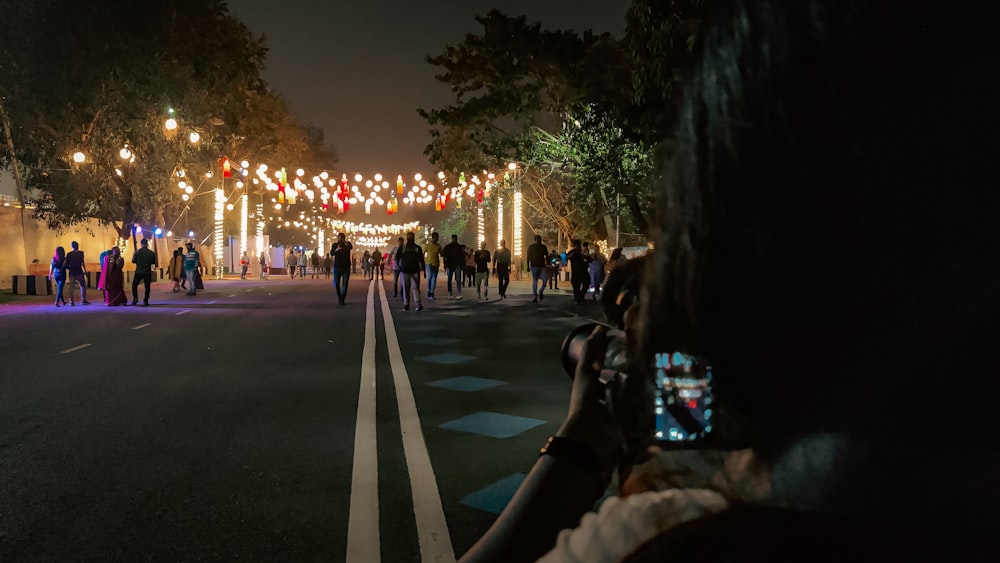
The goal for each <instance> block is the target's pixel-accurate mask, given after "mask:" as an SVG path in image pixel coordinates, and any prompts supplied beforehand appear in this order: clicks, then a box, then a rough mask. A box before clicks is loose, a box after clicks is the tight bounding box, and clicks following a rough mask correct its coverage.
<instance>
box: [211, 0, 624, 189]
mask: <svg viewBox="0 0 1000 563" xmlns="http://www.w3.org/2000/svg"><path fill="white" fill-rule="evenodd" d="M228 4H229V7H230V11H231V12H232V13H233V14H234V15H235V16H236V17H238V18H239V19H241V20H243V21H244V22H245V23H246V24H247V26H248V27H249V28H250V29H251V30H252V31H253V32H254V33H257V34H264V35H265V36H266V37H267V41H268V45H269V47H270V51H269V53H268V57H267V62H266V68H265V70H264V78H265V79H266V80H267V81H268V82H269V83H270V84H271V86H272V87H273V88H274V89H275V90H276V91H277V92H278V93H280V94H281V95H282V96H284V97H285V98H286V99H287V100H289V102H291V105H292V108H293V110H294V111H295V113H296V114H297V115H298V116H299V118H300V119H302V120H303V121H304V122H306V123H311V124H313V125H316V126H318V127H321V128H322V129H323V130H324V131H325V132H326V139H327V141H328V142H329V143H330V144H332V145H333V146H334V147H335V148H336V149H337V152H338V154H339V155H340V163H339V166H340V168H341V169H343V170H345V171H348V172H361V173H362V174H364V175H366V176H368V175H371V174H374V173H376V172H379V173H381V174H383V175H384V176H388V177H390V178H391V177H395V175H396V174H404V176H406V177H412V175H413V173H414V172H421V173H423V174H424V175H427V174H430V173H434V172H436V170H434V169H433V168H432V167H431V165H430V163H429V162H428V161H427V157H426V156H425V155H424V154H423V150H424V147H425V146H426V145H427V144H428V143H429V142H430V135H429V134H428V133H427V129H428V126H427V122H426V121H425V120H424V119H423V118H421V117H420V116H419V115H417V112H416V110H417V108H419V107H423V108H425V109H434V108H441V107H444V106H446V105H447V104H449V103H451V102H452V101H453V99H454V97H453V96H452V94H451V93H450V92H449V91H448V89H447V87H445V86H444V85H443V84H441V83H439V82H437V81H436V80H435V79H434V74H435V72H436V70H437V69H436V68H435V67H433V66H431V65H429V64H427V63H426V62H425V61H424V57H425V56H427V55H437V54H439V53H441V51H442V50H443V49H444V46H445V45H446V44H447V43H458V42H460V41H461V40H462V39H463V38H464V36H465V35H466V34H468V33H474V34H480V33H481V32H482V27H481V26H480V25H479V24H478V22H476V20H475V16H477V15H484V14H486V13H487V12H488V11H489V10H490V9H492V8H499V9H500V10H501V11H503V12H504V13H505V14H507V15H509V16H519V15H526V16H527V17H528V22H529V23H533V22H540V23H541V24H542V27H543V28H544V29H573V30H577V31H582V30H585V29H593V30H594V31H596V32H605V31H608V32H611V33H613V34H615V35H617V36H621V34H622V32H623V31H624V27H625V12H626V11H627V10H628V7H629V5H630V2H629V1H628V0H533V1H528V0H516V1H503V2H497V1H496V0H493V1H487V0H452V1H450V2H445V1H440V0H431V1H428V2H413V1H400V0H397V1H379V0H369V1H360V2H359V1H344V0H339V1H338V0H334V1H320V0H313V1H308V0H283V1H278V2H276V1H274V0H229V2H228Z"/></svg>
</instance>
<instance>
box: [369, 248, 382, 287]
mask: <svg viewBox="0 0 1000 563" xmlns="http://www.w3.org/2000/svg"><path fill="white" fill-rule="evenodd" d="M384 263H385V256H383V255H382V251H381V250H380V249H378V248H376V249H375V252H372V279H373V280H374V279H380V280H384V279H385V272H384V271H382V265H383V264H384Z"/></svg>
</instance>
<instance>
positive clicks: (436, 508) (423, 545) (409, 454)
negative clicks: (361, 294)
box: [347, 281, 455, 563]
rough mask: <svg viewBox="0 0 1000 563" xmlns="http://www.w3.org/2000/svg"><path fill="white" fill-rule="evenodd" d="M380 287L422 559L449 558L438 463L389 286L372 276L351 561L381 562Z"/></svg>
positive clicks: (440, 562)
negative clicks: (427, 438) (377, 363)
mask: <svg viewBox="0 0 1000 563" xmlns="http://www.w3.org/2000/svg"><path fill="white" fill-rule="evenodd" d="M376 286H378V291H379V300H380V301H381V304H382V318H383V321H384V322H385V339H386V345H387V348H388V352H389V365H390V367H391V368H392V379H393V381H394V383H395V385H396V402H397V407H398V409H399V426H400V430H401V431H402V432H401V433H402V436H403V453H404V454H405V456H406V468H407V471H408V472H409V474H410V490H411V491H412V494H413V515H414V517H415V519H416V523H417V539H418V540H419V543H420V558H421V561H424V562H433V563H451V562H453V561H455V551H454V548H452V545H451V535H450V534H449V533H448V523H447V521H446V520H445V517H444V508H443V507H442V506H441V495H440V493H439V492H438V487H437V480H436V478H435V477H434V468H433V467H432V466H431V460H430V456H429V455H428V454H427V444H426V443H425V442H424V433H423V431H422V430H421V426H420V415H419V414H418V413H417V404H416V401H414V399H413V389H412V387H410V378H409V375H408V374H407V373H406V364H405V363H404V362H403V355H402V353H401V352H400V350H399V339H398V337H397V336H396V325H395V323H394V322H393V320H392V313H391V311H390V310H389V303H388V301H387V300H386V296H385V288H384V287H383V286H382V284H381V283H378V284H376V283H375V282H374V281H372V282H371V284H370V285H369V287H368V303H367V313H366V314H365V345H364V350H363V352H362V354H363V356H362V358H361V391H360V392H359V394H358V419H357V425H356V426H355V431H354V468H353V474H352V476H351V511H350V517H349V519H348V524H347V562H348V563H377V562H378V561H381V554H380V547H381V543H380V540H379V524H378V514H379V513H378V453H377V448H376V444H377V442H376V432H375V425H376V419H375V287H376Z"/></svg>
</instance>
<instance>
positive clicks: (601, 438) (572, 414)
mask: <svg viewBox="0 0 1000 563" xmlns="http://www.w3.org/2000/svg"><path fill="white" fill-rule="evenodd" d="M607 330H608V329H607V327H604V326H598V327H596V328H595V329H594V332H593V333H591V335H590V337H588V338H587V341H586V343H585V344H584V345H583V350H582V353H581V354H580V360H579V362H578V363H577V366H576V373H575V374H574V376H573V390H572V392H571V393H570V400H569V412H568V413H567V414H566V419H565V420H564V421H563V424H562V426H561V427H560V428H559V431H558V432H556V436H558V437H560V438H567V439H570V440H573V441H575V442H578V443H580V444H583V445H586V446H588V447H590V448H592V449H593V451H594V453H596V454H597V455H598V456H600V458H601V459H602V460H604V461H606V462H607V463H608V467H609V468H614V467H615V466H616V465H617V464H618V463H620V462H621V457H622V455H623V453H624V448H623V444H624V437H623V434H622V432H621V428H620V427H619V425H618V423H617V422H616V421H615V420H614V417H613V416H612V415H611V411H610V410H609V409H608V406H607V388H606V386H605V384H604V383H602V382H601V380H600V377H599V376H600V372H601V368H602V367H604V366H603V361H604V355H605V353H606V351H607V348H608V335H607Z"/></svg>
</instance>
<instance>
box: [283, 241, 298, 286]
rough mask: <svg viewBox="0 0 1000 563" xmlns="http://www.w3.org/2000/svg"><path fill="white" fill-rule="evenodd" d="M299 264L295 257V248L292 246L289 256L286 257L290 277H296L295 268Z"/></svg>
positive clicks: (286, 266) (286, 267)
mask: <svg viewBox="0 0 1000 563" xmlns="http://www.w3.org/2000/svg"><path fill="white" fill-rule="evenodd" d="M298 265H299V261H298V259H297V258H295V249H294V248H291V249H289V250H288V257H287V258H285V269H286V270H288V275H289V279H293V280H294V279H295V268H297V267H298Z"/></svg>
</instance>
